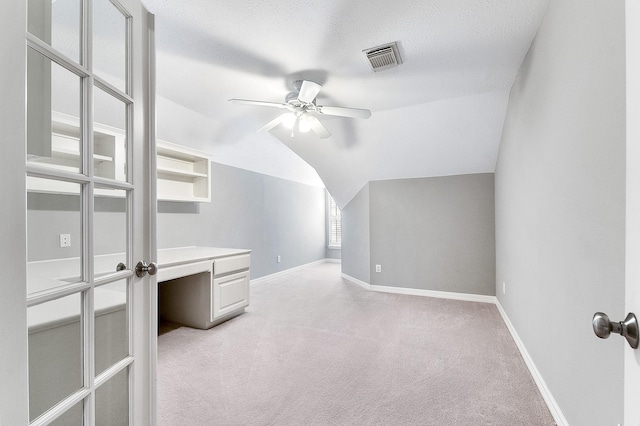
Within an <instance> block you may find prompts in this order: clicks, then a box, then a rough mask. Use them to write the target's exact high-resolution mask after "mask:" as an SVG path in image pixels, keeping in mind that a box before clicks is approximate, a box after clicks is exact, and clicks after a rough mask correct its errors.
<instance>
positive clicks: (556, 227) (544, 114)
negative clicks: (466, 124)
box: [496, 0, 625, 426]
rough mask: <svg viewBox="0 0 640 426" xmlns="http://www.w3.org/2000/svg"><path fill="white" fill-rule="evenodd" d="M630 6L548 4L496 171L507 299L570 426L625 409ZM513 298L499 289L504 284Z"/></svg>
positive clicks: (616, 416)
mask: <svg viewBox="0 0 640 426" xmlns="http://www.w3.org/2000/svg"><path fill="white" fill-rule="evenodd" d="M624 46H625V40H624V2H611V1H601V0H552V1H551V3H550V5H549V9H548V11H547V14H546V16H545V18H544V20H543V22H542V25H541V27H540V30H539V31H538V35H537V36H536V38H535V40H534V42H533V45H532V46H531V49H530V51H529V53H528V55H527V57H526V59H525V61H524V63H523V65H522V68H521V70H520V72H519V74H518V77H517V79H516V81H515V83H514V85H513V88H512V91H511V96H510V100H509V107H508V110H507V116H506V121H505V126H504V133H503V136H502V142H501V147H500V154H499V158H498V164H497V169H496V264H497V277H496V286H497V290H496V291H497V294H498V298H499V301H500V303H501V304H502V306H503V307H504V309H505V311H506V313H507V315H508V316H509V318H510V320H511V322H512V323H513V325H514V327H515V329H516V331H517V333H518V334H519V336H520V338H521V340H522V341H523V343H524V345H525V346H526V348H527V350H528V352H529V354H530V356H531V358H532V359H533V362H534V363H535V364H536V366H537V368H538V370H539V371H540V373H541V375H542V376H543V378H544V380H545V381H546V383H547V385H548V387H549V389H550V391H551V393H552V395H553V397H554V398H555V400H556V402H557V403H558V404H559V406H560V408H561V410H562V412H563V414H564V416H565V417H566V419H567V421H568V422H569V423H570V424H572V425H581V426H588V425H594V426H595V425H615V424H618V423H622V420H623V418H622V416H623V404H622V401H623V394H622V387H623V386H622V383H623V369H622V365H623V347H624V344H625V343H624V341H623V339H620V338H619V337H615V336H614V337H612V338H610V339H609V340H607V341H602V340H599V339H597V338H596V337H595V336H594V334H593V331H592V329H591V317H592V315H593V313H594V312H596V311H603V312H606V313H608V314H609V315H610V316H611V318H612V319H617V320H620V319H622V318H624V315H625V313H624V279H625V276H624V260H625V222H624V220H625V134H624V133H625V53H624ZM503 282H504V283H505V284H506V293H505V294H503V293H502V283H503Z"/></svg>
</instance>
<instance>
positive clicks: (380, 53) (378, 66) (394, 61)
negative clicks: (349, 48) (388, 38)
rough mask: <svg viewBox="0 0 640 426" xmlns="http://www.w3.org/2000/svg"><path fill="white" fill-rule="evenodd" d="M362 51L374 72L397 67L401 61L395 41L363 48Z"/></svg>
mask: <svg viewBox="0 0 640 426" xmlns="http://www.w3.org/2000/svg"><path fill="white" fill-rule="evenodd" d="M362 53H364V54H365V55H366V57H367V59H368V60H369V65H370V66H371V69H372V70H373V71H375V72H378V71H383V70H386V69H389V68H393V67H397V66H398V65H400V64H401V63H402V59H401V58H400V52H398V46H397V45H396V43H395V42H394V43H389V44H384V45H382V46H378V47H372V48H371V49H366V50H363V51H362Z"/></svg>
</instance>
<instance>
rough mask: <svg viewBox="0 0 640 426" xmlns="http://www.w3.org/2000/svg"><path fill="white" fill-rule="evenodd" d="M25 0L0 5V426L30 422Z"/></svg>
mask: <svg viewBox="0 0 640 426" xmlns="http://www.w3.org/2000/svg"><path fill="white" fill-rule="evenodd" d="M26 22H27V11H26V3H25V2H22V1H13V2H9V3H8V4H6V5H3V13H2V16H1V17H0V55H1V56H2V58H3V65H2V69H0V94H1V98H2V100H3V102H0V128H1V129H2V132H0V144H2V155H0V179H1V182H2V203H1V204H2V207H0V208H1V209H2V210H1V211H2V221H0V232H1V234H0V235H2V238H0V259H1V260H0V265H2V271H3V274H2V275H3V277H2V284H1V287H2V297H0V323H2V324H4V325H8V324H10V325H11V326H10V327H7V326H4V325H3V326H2V327H0V342H2V345H0V366H1V367H0V425H5V426H8V425H23V424H28V422H29V409H28V402H27V401H28V400H29V398H28V371H27V365H28V361H27V308H26V306H27V304H26V303H27V291H26V282H27V267H26V265H27V240H26V229H27V222H26V215H25V210H26V179H25V176H26V164H25V163H26V161H25V153H26V132H25V126H26V95H25V93H26V92H25V88H26V63H27V56H26V55H27V47H26V41H25V31H26Z"/></svg>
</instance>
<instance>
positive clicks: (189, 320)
mask: <svg viewBox="0 0 640 426" xmlns="http://www.w3.org/2000/svg"><path fill="white" fill-rule="evenodd" d="M250 253H251V250H242V249H225V248H215V247H181V248H171V249H161V250H158V283H159V286H158V301H159V302H158V303H159V306H158V310H159V313H160V316H161V317H162V318H163V319H166V320H169V321H173V322H177V323H180V324H185V325H188V326H190V327H195V328H201V329H208V328H211V327H213V326H215V325H217V324H219V323H221V322H224V321H226V320H228V319H231V318H233V317H235V316H237V315H240V314H242V313H243V312H244V310H245V308H246V307H247V306H249V268H250V264H251V261H250Z"/></svg>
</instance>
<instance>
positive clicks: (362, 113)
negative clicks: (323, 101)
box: [316, 105, 371, 118]
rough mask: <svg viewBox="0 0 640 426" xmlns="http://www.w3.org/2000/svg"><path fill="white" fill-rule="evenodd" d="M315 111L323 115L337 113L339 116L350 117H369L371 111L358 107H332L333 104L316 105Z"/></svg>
mask: <svg viewBox="0 0 640 426" xmlns="http://www.w3.org/2000/svg"><path fill="white" fill-rule="evenodd" d="M316 111H318V112H319V113H320V114H325V115H337V116H340V117H351V118H369V117H371V111H369V110H368V109H360V108H345V107H333V106H320V105H318V106H317V107H316Z"/></svg>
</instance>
